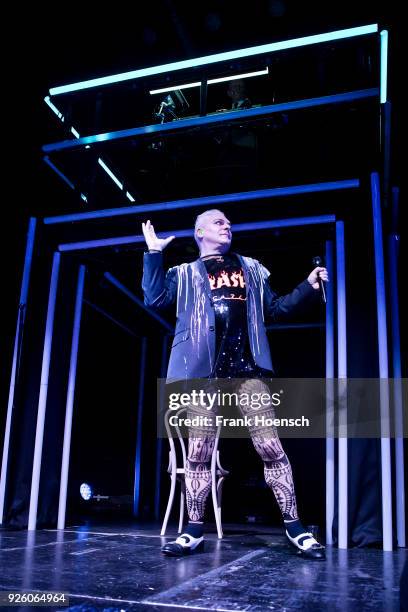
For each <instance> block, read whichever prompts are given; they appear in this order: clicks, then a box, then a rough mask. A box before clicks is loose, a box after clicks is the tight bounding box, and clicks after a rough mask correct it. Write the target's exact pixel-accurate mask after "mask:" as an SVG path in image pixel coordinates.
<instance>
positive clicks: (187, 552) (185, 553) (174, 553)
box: [161, 542, 204, 557]
mask: <svg viewBox="0 0 408 612" xmlns="http://www.w3.org/2000/svg"><path fill="white" fill-rule="evenodd" d="M203 548H204V542H200V544H197V546H196V547H195V548H189V547H188V546H186V547H184V548H182V549H181V550H180V552H179V551H172V550H166V549H163V548H162V549H161V552H162V553H163V555H166V557H187V556H188V555H193V554H194V553H196V552H200V551H202V550H203Z"/></svg>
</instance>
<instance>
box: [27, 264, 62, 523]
mask: <svg viewBox="0 0 408 612" xmlns="http://www.w3.org/2000/svg"><path fill="white" fill-rule="evenodd" d="M60 259H61V254H60V253H54V257H53V260H52V272H51V282H50V293H49V298H48V309H47V321H46V325H45V337H44V350H43V359H42V367H41V382H40V396H39V399H38V412H37V429H36V434H35V445H34V460H33V475H32V479H31V494H30V508H29V513H28V530H29V531H34V530H35V529H36V527H37V507H38V493H39V488H40V475H41V460H42V448H43V441H44V424H45V410H46V405H47V394H48V377H49V373H50V359H51V347H52V335H53V328H54V314H55V303H56V298H57V288H58V275H59V266H60Z"/></svg>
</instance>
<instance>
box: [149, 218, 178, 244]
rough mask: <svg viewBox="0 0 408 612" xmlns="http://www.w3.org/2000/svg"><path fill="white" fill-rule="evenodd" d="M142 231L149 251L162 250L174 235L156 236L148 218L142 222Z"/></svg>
mask: <svg viewBox="0 0 408 612" xmlns="http://www.w3.org/2000/svg"><path fill="white" fill-rule="evenodd" d="M142 231H143V235H144V237H145V240H146V244H147V247H148V249H149V251H150V250H154V251H163V249H165V248H166V246H167V245H168V244H169V243H170V242H171V241H172V240H174V238H175V236H168V237H167V238H158V237H157V236H156V232H155V231H154V227H153V225H152V224H151V223H150V220H149V219H148V220H147V221H146V223H142Z"/></svg>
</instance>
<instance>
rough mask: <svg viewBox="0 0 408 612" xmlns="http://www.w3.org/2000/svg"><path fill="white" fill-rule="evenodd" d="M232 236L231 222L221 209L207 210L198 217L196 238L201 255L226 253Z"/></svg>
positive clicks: (195, 228)
mask: <svg viewBox="0 0 408 612" xmlns="http://www.w3.org/2000/svg"><path fill="white" fill-rule="evenodd" d="M231 237H232V236H231V223H230V221H229V220H228V219H227V217H226V216H225V215H224V213H223V212H222V211H221V210H218V209H217V208H212V209H210V210H205V211H204V212H203V213H201V214H200V215H198V217H197V218H196V221H195V226H194V239H195V241H196V243H197V246H198V248H199V250H200V254H201V255H202V254H203V253H204V254H208V253H218V252H224V253H225V252H226V251H228V249H229V247H230V244H231Z"/></svg>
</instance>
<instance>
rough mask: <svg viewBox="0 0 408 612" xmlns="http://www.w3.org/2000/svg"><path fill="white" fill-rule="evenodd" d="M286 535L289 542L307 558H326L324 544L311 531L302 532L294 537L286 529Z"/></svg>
mask: <svg viewBox="0 0 408 612" xmlns="http://www.w3.org/2000/svg"><path fill="white" fill-rule="evenodd" d="M286 537H287V538H288V540H289V542H290V543H291V544H292V545H293V546H294V547H295V548H296V549H297V550H298V551H299V555H301V556H302V557H305V558H306V559H317V560H323V559H325V558H326V553H325V550H324V546H322V545H321V544H319V542H318V541H317V540H316V539H315V538H314V537H313V534H312V533H310V532H308V531H307V532H305V533H301V534H300V535H298V536H296V537H295V538H292V537H291V536H290V535H289V534H288V532H287V531H286Z"/></svg>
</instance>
